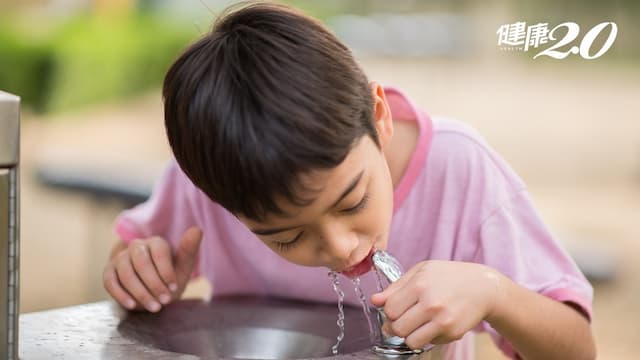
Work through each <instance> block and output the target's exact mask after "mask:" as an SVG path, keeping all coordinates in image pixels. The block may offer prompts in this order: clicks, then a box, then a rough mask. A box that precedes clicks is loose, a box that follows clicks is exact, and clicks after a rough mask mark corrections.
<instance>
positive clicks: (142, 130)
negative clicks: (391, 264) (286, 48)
mask: <svg viewBox="0 0 640 360" xmlns="http://www.w3.org/2000/svg"><path fill="white" fill-rule="evenodd" d="M231 3H233V1H220V0H181V1H168V0H164V1H163V0H155V1H154V0H137V1H136V0H51V1H46V0H20V1H18V0H15V1H8V0H0V89H2V90H5V91H9V92H12V93H15V94H17V95H20V96H21V97H22V101H23V112H22V148H21V154H22V156H21V168H22V170H21V181H22V182H21V196H22V201H21V212H22V215H21V299H20V300H21V303H20V307H21V312H33V311H39V310H44V309H49V308H57V307H63V306H69V305H75V304H82V303H87V302H92V301H99V300H104V299H106V298H107V294H106V293H105V291H104V290H103V288H102V280H101V276H102V268H103V266H104V264H105V261H106V259H107V257H108V254H109V250H110V248H111V246H112V245H113V243H114V242H115V241H116V239H115V235H114V233H113V230H112V224H113V220H114V218H115V216H116V215H117V214H118V213H119V212H120V211H121V210H122V209H124V208H127V207H130V206H133V205H135V204H136V203H138V202H140V201H143V200H144V199H145V198H146V197H147V196H148V194H149V192H150V188H151V186H152V184H153V182H154V181H155V179H157V177H158V175H159V174H160V173H161V171H162V169H163V166H164V164H165V163H166V161H167V159H169V157H170V152H169V149H168V145H167V142H166V140H165V135H164V129H163V124H162V121H163V118H162V107H161V106H162V102H161V97H160V88H159V87H160V84H161V82H162V78H163V75H164V72H165V71H166V70H167V68H168V66H169V65H170V63H171V62H172V61H173V60H174V59H175V58H176V56H177V55H178V54H179V53H180V51H181V49H183V48H184V47H185V46H186V45H187V44H188V43H189V42H191V41H193V40H194V39H196V38H198V37H199V36H201V35H203V34H204V33H206V32H207V31H208V30H209V29H210V26H211V23H212V20H213V19H214V18H215V15H216V14H217V13H219V12H220V11H221V10H222V9H223V8H224V7H225V6H227V5H229V4H231ZM285 3H289V4H292V5H295V6H298V7H300V8H302V9H303V10H305V11H307V12H308V13H309V14H311V15H313V16H315V17H317V18H319V19H321V20H322V21H324V22H325V23H326V24H328V25H329V26H330V27H331V28H332V29H333V30H334V31H335V32H336V34H337V35H338V36H339V37H340V38H341V39H342V40H343V41H344V42H346V43H347V44H348V45H349V46H350V47H351V48H352V49H353V50H354V53H355V54H356V56H357V58H358V60H359V62H360V63H361V64H362V66H363V67H364V69H365V70H366V72H367V73H368V75H369V77H370V78H371V79H375V80H378V81H380V82H382V83H383V84H390V85H395V86H398V87H400V88H402V89H404V90H405V92H406V93H407V94H408V95H409V96H410V97H411V98H412V99H413V100H414V102H415V103H417V104H418V105H419V106H420V107H422V108H423V109H426V110H427V111H428V112H429V113H431V114H433V115H441V116H446V117H450V118H455V119H459V120H462V121H465V122H467V123H469V124H471V125H472V126H474V127H475V128H476V129H478V130H479V131H480V133H481V134H483V136H484V137H485V138H486V139H487V140H488V141H489V143H490V144H491V145H492V146H493V147H494V148H495V149H496V150H497V151H498V152H499V153H501V154H502V155H503V156H504V157H505V158H506V159H507V161H508V162H509V163H510V164H511V165H512V166H513V167H514V168H515V169H516V171H517V172H518V173H519V174H520V175H521V176H522V177H523V178H524V180H525V181H526V182H527V183H528V185H529V187H530V190H531V193H532V194H533V197H534V200H535V202H536V205H537V206H538V209H539V211H540V212H541V214H542V216H543V217H544V219H545V220H546V221H547V222H548V224H549V225H550V226H551V227H552V229H553V231H554V232H555V233H556V234H557V235H558V237H559V238H560V239H561V241H562V242H563V243H564V245H565V246H566V247H567V249H569V251H570V253H571V254H572V255H573V256H574V258H575V259H576V261H577V262H578V264H579V266H580V267H581V268H582V269H583V271H584V272H585V273H586V274H587V275H588V276H589V278H590V279H591V281H592V283H593V284H594V286H595V310H594V314H595V315H594V320H593V328H594V331H595V334H596V340H597V344H598V348H599V355H600V356H599V357H600V358H602V359H631V358H637V355H636V354H635V353H636V350H635V349H634V348H633V347H634V345H635V344H637V343H639V342H640V332H638V331H637V330H638V325H637V324H638V321H639V320H640V316H639V315H640V310H638V309H639V305H640V281H638V276H637V274H639V273H640V242H639V241H637V240H638V237H639V236H640V228H638V227H636V226H637V222H638V220H640V121H639V120H640V119H639V118H638V113H639V110H640V42H638V40H637V39H638V38H639V36H640V3H639V2H637V1H634V0H626V1H622V0H620V1H607V2H603V1H596V0H588V1H585V0H581V1H579V0H569V1H550V0H537V1H533V0H532V1H506V0H505V1H498V0H491V1H482V2H480V1H471V0H455V1H453V0H449V1H445V0H434V1H417V0H413V1H410V0H405V1H395V2H390V1H382V0H353V1H338V0H326V1H304V0H297V1H285ZM518 22H526V25H535V24H538V23H547V24H548V29H549V30H551V29H553V28H554V27H555V26H556V25H558V24H560V23H564V22H574V23H576V24H578V25H579V26H580V33H579V35H578V37H577V38H576V39H575V41H573V42H572V43H571V44H570V45H565V46H562V47H560V48H559V49H556V50H560V51H562V52H567V51H569V49H570V48H571V46H572V45H576V46H577V45H580V46H582V47H587V50H588V53H587V56H586V57H590V56H594V54H596V53H597V52H598V50H599V49H601V48H604V47H606V46H607V45H606V42H607V38H608V37H609V36H610V35H609V34H611V31H612V25H608V26H607V27H606V28H604V29H603V30H602V31H601V32H600V33H598V34H596V35H597V36H596V37H595V39H593V42H592V44H591V46H588V45H589V44H586V45H585V42H586V41H583V40H582V39H583V38H585V37H586V34H587V33H588V32H589V30H590V29H592V28H594V26H596V25H597V24H600V23H603V22H614V23H615V24H616V26H617V35H616V36H615V39H614V42H613V44H612V45H611V46H610V48H609V50H608V51H606V52H605V53H604V54H603V55H601V56H599V57H597V58H596V59H584V58H583V57H581V56H580V55H579V54H570V55H569V56H567V57H566V58H564V59H555V58H552V57H548V56H540V57H538V58H536V59H533V57H534V56H535V55H536V54H537V53H539V52H540V51H542V50H543V49H547V48H549V47H550V46H551V45H552V44H555V43H556V42H557V41H549V42H548V43H547V44H543V45H540V46H539V47H533V46H531V47H529V48H528V50H527V51H525V50H524V49H523V47H522V46H517V45H516V46H508V45H505V44H504V43H502V44H500V45H499V44H498V42H499V39H500V38H499V34H498V30H499V29H500V28H501V27H502V26H503V25H509V26H510V27H511V29H513V26H512V25H513V24H516V23H518ZM503 29H504V28H503ZM564 33H566V29H562V30H558V31H557V32H556V33H555V36H556V38H562V37H563V36H564ZM511 35H513V36H514V37H512V40H513V39H516V40H518V39H519V37H518V36H516V35H517V34H516V33H515V32H514V33H511ZM520 40H521V39H520ZM581 41H582V43H581ZM587 43H588V42H587ZM0 131H2V129H0ZM207 292H208V284H206V282H204V281H201V280H200V281H196V282H195V283H194V284H193V285H192V286H190V288H189V291H188V294H189V296H204V294H206V293H207ZM478 349H479V358H485V359H493V358H500V355H499V353H498V352H497V350H495V349H494V348H493V346H492V345H491V344H490V341H489V340H488V338H487V337H485V336H481V337H479V340H478Z"/></svg>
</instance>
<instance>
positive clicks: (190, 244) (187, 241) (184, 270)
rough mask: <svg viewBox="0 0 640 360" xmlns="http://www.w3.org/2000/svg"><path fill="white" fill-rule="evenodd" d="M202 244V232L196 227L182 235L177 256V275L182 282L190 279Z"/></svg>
mask: <svg viewBox="0 0 640 360" xmlns="http://www.w3.org/2000/svg"><path fill="white" fill-rule="evenodd" d="M201 242H202V231H201V230H200V228H198V227H196V226H194V227H191V228H189V229H187V231H185V232H184V234H183V235H182V239H180V244H178V249H177V250H176V256H175V270H176V275H178V279H179V280H181V282H182V281H185V280H188V279H189V277H190V275H191V270H193V265H194V264H195V262H196V257H197V256H198V249H199V248H200V243H201Z"/></svg>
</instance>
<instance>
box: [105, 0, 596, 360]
mask: <svg viewBox="0 0 640 360" xmlns="http://www.w3.org/2000/svg"><path fill="white" fill-rule="evenodd" d="M163 97H164V104H165V126H166V129H167V136H168V138H169V143H170V145H171V148H172V151H173V154H174V156H175V159H176V161H175V162H172V163H171V164H170V165H169V167H168V169H167V172H166V173H165V176H164V177H163V179H162V180H161V181H160V182H159V183H158V185H157V186H156V188H155V190H154V193H153V195H152V197H151V198H150V199H149V201H147V202H146V203H144V204H142V205H140V206H138V207H136V208H134V209H132V210H128V211H125V212H124V213H123V214H121V216H120V217H119V218H118V220H117V222H116V231H117V233H118V234H119V236H120V237H121V238H122V240H124V241H123V242H122V243H119V244H118V245H116V247H115V248H114V250H113V252H112V256H111V259H110V261H109V263H108V264H107V266H106V268H105V272H104V284H105V288H106V289H107V290H108V291H109V293H110V294H111V295H112V296H113V297H114V298H115V299H116V300H117V301H118V302H119V303H120V304H122V305H123V306H125V307H127V308H129V309H143V308H145V309H147V310H149V311H153V312H155V311H159V310H160V308H161V307H162V305H163V304H167V303H169V302H170V301H172V300H174V299H177V298H179V296H180V294H181V293H182V291H183V290H184V287H185V285H186V283H187V281H188V279H189V278H190V276H193V275H194V274H202V275H204V276H206V277H207V278H208V280H209V281H210V282H211V283H212V286H213V289H214V292H215V294H216V295H223V294H238V293H251V294H257V295H277V296H287V297H293V298H299V299H307V300H314V301H332V300H333V301H335V294H334V293H333V291H332V289H331V286H330V284H329V281H328V279H327V276H326V270H323V269H322V268H329V269H331V270H333V271H337V272H341V273H343V274H345V275H347V276H357V275H358V274H360V273H362V272H363V271H364V270H366V269H363V266H362V264H363V260H364V259H365V258H366V257H367V256H369V254H370V253H371V251H372V249H374V248H378V249H387V251H389V252H390V253H391V254H393V255H394V256H395V257H396V258H397V259H398V260H399V261H400V262H401V263H402V264H403V265H404V267H405V268H408V269H409V271H407V273H406V274H405V275H404V276H403V277H402V278H401V279H400V280H399V281H398V282H396V283H394V284H392V285H390V286H389V287H388V288H387V289H386V290H385V291H383V292H382V293H377V294H374V293H375V292H376V291H375V285H374V284H373V282H372V280H371V279H367V278H365V279H363V288H364V289H365V292H368V293H369V294H374V295H373V296H371V299H370V300H371V302H372V303H373V305H375V306H381V307H384V311H385V313H386V315H387V317H388V318H389V319H390V320H391V322H390V326H389V328H387V329H385V330H386V331H387V332H389V333H392V334H396V335H398V336H402V337H405V338H406V342H407V344H408V345H409V346H410V347H412V348H420V347H423V346H425V345H426V344H430V343H432V344H443V343H452V345H451V348H452V349H453V350H454V351H452V352H451V353H450V355H451V357H453V358H457V359H466V358H471V357H472V354H473V352H472V346H473V339H472V332H470V330H485V331H489V332H490V334H492V336H493V338H494V340H495V341H496V343H497V344H498V346H500V348H501V349H502V350H503V351H504V352H505V354H507V355H509V356H512V357H516V356H520V357H523V358H540V359H554V358H562V359H591V358H594V357H595V346H594V341H593V338H592V335H591V330H590V325H589V320H590V316H591V300H592V289H591V287H590V285H589V283H588V282H587V281H586V280H585V278H584V276H583V275H582V274H581V273H580V272H579V270H578V269H577V268H576V266H575V264H574V263H573V262H572V261H571V259H570V258H569V257H568V256H567V254H566V253H565V252H564V251H563V250H562V249H560V247H559V246H558V244H557V242H556V241H555V240H554V238H553V237H552V235H551V234H550V233H549V231H548V230H547V228H546V227H545V225H544V224H543V223H542V221H541V220H540V217H539V216H538V214H537V213H536V211H535V209H534V208H533V205H532V203H531V200H530V198H529V196H528V194H527V191H526V188H525V186H524V184H523V183H522V181H521V180H520V179H519V178H518V177H517V175H515V174H514V173H513V171H512V170H511V169H510V168H509V167H508V166H507V165H506V164H505V163H504V161H503V160H502V159H501V158H500V157H499V156H498V155H496V154H495V153H494V152H493V151H492V150H491V149H490V148H489V147H488V146H487V145H486V144H485V143H484V142H483V141H482V139H481V138H480V137H479V136H478V135H477V134H476V133H475V132H474V131H472V130H471V129H469V128H468V127H466V126H464V125H463V124H460V123H457V122H453V121H450V120H446V119H431V118H430V117H429V116H428V115H427V114H425V113H423V112H421V111H418V110H417V109H416V108H415V107H414V106H413V105H412V104H411V102H410V101H409V100H408V99H407V98H406V97H405V96H404V95H403V94H402V93H401V92H400V91H399V90H396V89H393V88H388V87H387V88H383V87H382V86H381V85H380V84H377V83H375V82H370V81H369V80H368V79H367V78H366V76H365V75H364V73H363V72H362V70H361V69H360V68H359V67H358V65H357V64H356V62H355V61H354V59H353V57H352V55H351V53H350V51H349V50H348V49H347V48H346V47H345V46H344V45H343V44H341V43H340V42H339V41H338V40H337V39H336V38H335V37H334V36H333V35H332V34H331V33H330V32H329V31H328V30H327V29H326V28H325V27H323V26H322V25H321V24H319V23H318V22H317V21H315V20H313V19H311V18H309V17H307V16H305V15H303V14H300V13H298V12H296V11H295V10H292V9H290V8H287V7H284V6H279V5H273V4H264V3H255V4H250V5H245V6H242V7H240V8H238V9H235V10H234V11H231V12H229V13H227V14H226V15H225V16H223V17H221V18H220V19H219V20H218V21H217V23H216V24H215V26H214V29H213V31H212V32H211V33H210V34H207V35H206V36H205V37H203V38H202V39H200V40H199V41H197V42H196V43H194V44H193V45H191V46H190V47H189V48H188V49H187V50H186V52H185V53H184V54H183V55H182V56H180V58H179V59H178V60H177V61H176V62H175V63H174V64H173V66H172V67H171V69H170V70H169V72H168V73H167V76H166V78H165V83H164V88H163ZM260 242H262V243H264V244H265V245H266V246H263V245H262V244H260ZM318 267H321V268H318ZM194 269H195V270H194ZM369 278H370V277H369ZM347 300H348V301H350V302H351V303H356V304H357V299H356V298H355V296H353V295H351V296H349V297H348V299H347Z"/></svg>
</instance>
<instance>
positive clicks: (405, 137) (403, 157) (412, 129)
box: [383, 119, 420, 190]
mask: <svg viewBox="0 0 640 360" xmlns="http://www.w3.org/2000/svg"><path fill="white" fill-rule="evenodd" d="M419 132H420V130H419V127H418V123H417V122H416V121H415V120H395V119H394V121H393V137H392V138H391V142H390V143H389V146H387V147H386V148H385V149H384V151H383V152H384V156H385V158H386V159H387V164H388V165H389V171H390V172H391V181H392V183H393V189H394V190H395V189H396V188H397V187H398V184H399V183H400V181H401V180H402V177H403V176H404V173H405V171H406V169H407V166H408V165H409V162H410V161H411V158H412V157H413V152H414V151H415V148H416V144H417V142H418V135H419Z"/></svg>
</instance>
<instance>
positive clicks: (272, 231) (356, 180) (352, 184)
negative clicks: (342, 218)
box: [250, 170, 364, 235]
mask: <svg viewBox="0 0 640 360" xmlns="http://www.w3.org/2000/svg"><path fill="white" fill-rule="evenodd" d="M363 174H364V170H362V171H360V173H358V175H356V177H355V178H353V180H351V182H350V183H349V186H347V187H346V188H345V189H344V191H343V192H342V194H341V195H340V196H339V197H338V199H337V200H336V201H335V202H334V203H333V204H332V205H331V206H330V207H329V209H331V208H334V207H335V206H336V205H338V204H339V203H340V201H342V199H344V198H345V197H347V195H349V194H350V193H351V192H352V191H353V189H355V188H356V186H358V183H360V179H362V175H363ZM297 227H300V226H289V227H283V228H274V229H250V230H251V232H252V233H254V234H257V235H273V234H277V233H279V232H283V231H287V230H291V229H295V228H297Z"/></svg>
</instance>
